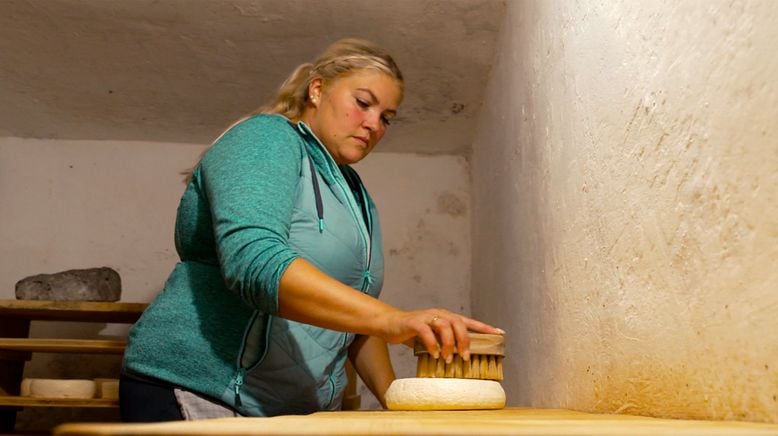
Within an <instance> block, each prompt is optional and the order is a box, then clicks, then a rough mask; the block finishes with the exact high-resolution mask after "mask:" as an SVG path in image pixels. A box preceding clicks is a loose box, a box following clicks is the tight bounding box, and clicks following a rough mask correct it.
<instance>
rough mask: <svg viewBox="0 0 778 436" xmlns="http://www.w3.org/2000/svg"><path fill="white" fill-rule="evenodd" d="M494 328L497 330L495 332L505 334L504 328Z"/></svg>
mask: <svg viewBox="0 0 778 436" xmlns="http://www.w3.org/2000/svg"><path fill="white" fill-rule="evenodd" d="M495 330H497V333H499V334H501V335H504V334H505V330H503V329H495Z"/></svg>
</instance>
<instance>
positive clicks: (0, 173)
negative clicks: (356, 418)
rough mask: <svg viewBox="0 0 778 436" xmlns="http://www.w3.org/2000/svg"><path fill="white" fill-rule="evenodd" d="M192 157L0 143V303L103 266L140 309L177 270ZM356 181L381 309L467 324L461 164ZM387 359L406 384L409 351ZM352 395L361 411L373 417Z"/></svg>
mask: <svg viewBox="0 0 778 436" xmlns="http://www.w3.org/2000/svg"><path fill="white" fill-rule="evenodd" d="M202 149H203V146H200V145H191V144H173V143H139V142H134V143H128V142H118V141H50V140H33V139H18V138H2V139H0V204H2V207H0V223H2V225H1V226H0V259H2V261H1V262H0V298H4V299H13V298H15V297H14V285H15V283H16V282H17V281H18V280H19V279H21V278H23V277H26V276H29V275H33V274H38V273H53V272H58V271H63V270H66V269H71V268H90V267H96V266H109V267H112V268H114V269H116V270H117V271H118V272H119V273H120V275H121V277H122V286H123V292H122V300H123V301H128V302H129V301H134V302H148V301H150V300H151V299H152V298H153V297H154V295H156V293H157V292H158V290H159V289H160V288H161V287H162V285H163V283H164V281H165V279H166V278H167V275H168V274H169V272H170V271H171V269H172V268H173V266H174V265H175V263H176V261H177V256H176V253H175V247H174V244H173V226H174V220H175V213H176V208H177V206H178V200H179V198H180V195H181V192H182V191H183V188H184V185H183V183H182V182H181V180H182V178H181V176H180V175H179V172H180V171H182V170H184V169H186V168H188V167H189V166H191V164H192V162H194V161H195V160H196V159H197V157H198V155H199V154H200V152H201V151H202ZM358 170H359V171H360V174H361V176H362V178H363V180H364V182H365V184H366V185H367V186H368V189H369V190H370V192H371V195H372V196H373V197H374V199H375V201H376V203H377V204H378V207H379V210H380V212H381V221H382V226H383V235H384V251H385V257H386V279H385V286H384V292H383V295H382V298H383V299H385V300H386V301H388V302H389V303H391V304H395V305H397V306H400V307H403V308H407V309H418V308H424V307H433V306H436V307H445V308H448V309H450V310H454V311H459V312H464V313H469V309H470V308H469V283H470V276H469V267H470V236H469V232H470V214H469V209H470V200H469V198H470V191H469V186H470V180H469V168H468V165H467V162H466V160H465V159H464V158H461V157H453V156H418V155H413V154H395V153H380V152H376V153H373V154H372V155H371V156H369V157H368V158H367V159H366V160H365V161H363V162H362V163H360V164H359V165H358ZM125 333H126V327H125V326H121V325H109V326H107V327H106V326H105V325H96V326H95V325H89V326H78V325H73V324H70V325H67V324H62V323H34V324H33V333H32V334H33V335H36V336H41V337H47V336H49V337H51V336H59V337H69V336H71V335H74V336H81V335H110V336H116V335H119V336H121V335H124V334H125ZM391 353H392V359H393V362H394V364H395V369H396V372H397V375H398V376H401V377H408V376H412V375H413V374H414V372H415V364H416V360H415V358H414V357H413V355H412V353H410V352H409V349H408V348H407V347H405V346H402V345H398V346H392V347H391ZM78 366H79V363H78V361H77V360H75V361H72V360H68V361H63V360H62V359H60V360H58V361H55V362H53V363H52V362H50V361H47V360H42V359H39V358H37V357H36V359H34V361H33V363H32V364H31V365H30V368H31V371H32V374H33V375H36V374H38V375H42V374H46V373H49V372H51V371H55V372H57V373H59V374H66V375H65V376H67V377H77V376H78V374H79V373H78V371H79V369H78V368H77V367H78ZM30 374H31V373H30V371H28V374H27V375H28V376H30ZM102 376H106V375H102ZM361 389H362V393H363V407H366V408H370V407H378V403H377V402H376V401H375V399H374V398H373V397H372V395H370V394H369V393H368V392H367V391H366V390H365V389H364V387H362V388H361ZM25 413H27V412H26V411H25ZM35 418H36V419H37V415H36V417H35ZM71 419H72V418H71Z"/></svg>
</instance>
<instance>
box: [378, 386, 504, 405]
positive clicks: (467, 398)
mask: <svg viewBox="0 0 778 436" xmlns="http://www.w3.org/2000/svg"><path fill="white" fill-rule="evenodd" d="M386 406H387V408H389V410H484V409H502V408H503V407H505V391H504V390H503V389H502V386H500V383H498V382H496V381H493V380H477V379H460V378H403V379H397V380H395V381H393V382H392V384H391V385H390V386H389V389H387V391H386Z"/></svg>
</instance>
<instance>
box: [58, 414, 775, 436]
mask: <svg viewBox="0 0 778 436" xmlns="http://www.w3.org/2000/svg"><path fill="white" fill-rule="evenodd" d="M54 434H55V435H58V436H73V435H82V436H89V435H192V436H198V435H263V434H279V435H288V434H295V435H297V434H312V435H324V434H338V435H356V434H361V435H373V434H382V435H383V434H396V435H400V434H415V435H431V434H450V435H497V434H510V435H714V436H715V435H721V436H723V435H727V436H737V435H778V424H762V423H748V422H735V421H690V420H672V419H657V418H646V417H638V416H629V415H598V414H589V413H583V412H574V411H570V410H555V409H530V408H506V409H502V410H486V411H484V410H481V411H475V410H473V411H435V412H431V411H424V412H397V411H351V412H319V413H314V414H311V415H306V416H278V417H274V418H221V419H210V420H203V421H189V422H168V423H158V424H95V423H90V424H79V423H72V424H63V425H60V426H58V427H56V428H55V429H54Z"/></svg>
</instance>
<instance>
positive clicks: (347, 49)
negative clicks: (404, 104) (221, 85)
mask: <svg viewBox="0 0 778 436" xmlns="http://www.w3.org/2000/svg"><path fill="white" fill-rule="evenodd" d="M365 69H374V70H378V71H381V72H383V73H385V74H387V75H389V76H390V77H392V78H393V79H395V81H397V84H398V85H399V87H400V98H401V99H402V94H403V90H404V79H403V75H402V73H401V72H400V68H398V67H397V64H396V63H395V62H394V59H392V57H391V56H390V55H389V53H387V52H386V50H384V49H383V48H381V47H379V46H378V45H376V44H374V43H372V42H370V41H366V40H363V39H357V38H345V39H341V40H338V41H336V42H334V43H332V44H331V45H330V46H329V47H327V48H326V49H325V50H324V52H322V53H321V54H320V55H319V57H318V58H317V59H316V60H315V61H314V62H313V63H304V64H302V65H300V66H298V67H297V68H295V69H294V71H293V72H292V74H291V75H289V77H288V78H287V79H286V80H285V81H284V83H282V84H281V87H279V88H278V91H277V92H276V94H275V96H274V97H273V99H272V100H271V101H270V102H268V103H267V104H264V105H262V106H260V107H259V108H258V109H257V110H255V111H253V112H251V113H249V114H248V115H246V116H244V117H242V118H240V119H239V120H238V121H236V122H234V123H233V124H231V125H230V127H228V128H227V129H225V131H224V132H222V134H221V135H219V137H218V138H216V140H214V142H216V141H218V140H219V138H221V137H222V136H223V135H224V133H226V132H227V131H228V130H230V129H231V128H232V127H233V126H235V125H236V124H238V123H240V122H241V121H243V120H245V119H247V118H249V117H251V116H253V115H257V114H280V115H283V116H285V117H286V118H289V119H290V120H293V121H298V120H299V119H300V118H301V117H302V115H303V111H304V110H305V106H306V104H307V103H308V86H309V85H310V83H311V80H313V79H314V78H321V79H322V81H323V83H325V84H326V83H331V82H332V81H333V80H335V79H337V78H339V77H342V76H345V75H348V74H351V73H354V72H356V71H360V70H365ZM207 151H208V150H207V149H206V150H205V151H203V153H202V155H200V158H199V159H198V162H199V160H200V159H202V157H203V156H204V155H205V153H206V152H207ZM182 174H183V175H185V176H186V177H185V182H187V183H188V182H189V180H190V179H191V176H192V169H189V170H187V171H184V172H182Z"/></svg>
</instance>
